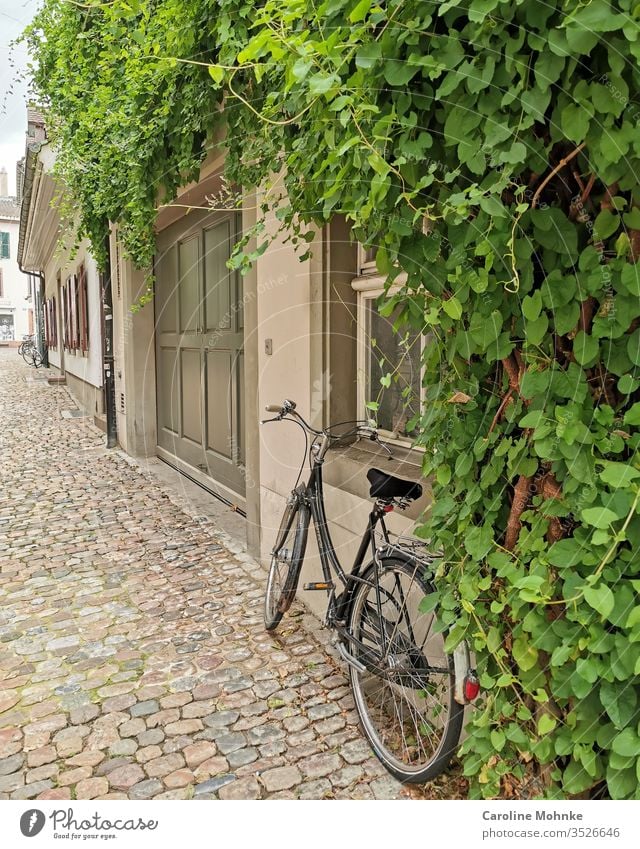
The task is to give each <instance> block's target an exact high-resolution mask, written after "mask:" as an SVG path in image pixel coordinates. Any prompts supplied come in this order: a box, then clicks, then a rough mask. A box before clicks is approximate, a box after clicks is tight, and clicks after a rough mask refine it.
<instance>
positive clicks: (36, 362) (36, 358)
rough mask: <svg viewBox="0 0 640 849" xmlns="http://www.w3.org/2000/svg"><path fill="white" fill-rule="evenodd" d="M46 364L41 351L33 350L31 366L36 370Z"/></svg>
mask: <svg viewBox="0 0 640 849" xmlns="http://www.w3.org/2000/svg"><path fill="white" fill-rule="evenodd" d="M43 363H44V358H43V356H42V354H41V353H40V351H39V350H38V349H37V348H32V350H31V364H32V365H33V367H34V368H40V366H41V365H42V364H43Z"/></svg>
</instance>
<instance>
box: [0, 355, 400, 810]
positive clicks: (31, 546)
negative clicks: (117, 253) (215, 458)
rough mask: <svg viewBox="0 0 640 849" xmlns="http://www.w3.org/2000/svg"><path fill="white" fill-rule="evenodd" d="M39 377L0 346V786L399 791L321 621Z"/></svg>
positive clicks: (210, 794)
mask: <svg viewBox="0 0 640 849" xmlns="http://www.w3.org/2000/svg"><path fill="white" fill-rule="evenodd" d="M43 377H44V374H43V373H42V372H39V373H37V372H35V371H34V370H33V369H31V368H28V367H27V366H25V365H24V364H23V362H22V359H21V358H20V357H19V356H18V355H17V353H16V352H15V350H9V351H7V350H5V351H0V428H1V429H0V454H1V457H2V490H1V492H0V566H1V576H2V577H1V583H0V682H1V683H0V798H3V799H8V798H11V799H34V798H38V799H74V798H75V799H94V798H97V799H125V798H131V799H148V798H151V797H155V798H171V799H183V798H191V797H193V798H195V799H212V798H221V799H257V798H305V799H318V798H324V797H329V798H365V799H369V798H380V799H387V798H399V797H402V796H403V795H404V793H405V792H406V791H403V789H402V787H401V786H400V785H399V784H398V783H397V782H396V781H395V780H393V779H392V778H391V777H390V776H388V775H387V773H386V772H385V771H384V770H383V769H382V767H381V766H380V764H379V763H378V761H377V760H376V759H375V758H374V757H373V755H372V753H371V751H370V749H369V747H368V745H367V744H366V742H365V741H364V739H363V737H362V736H361V733H360V731H359V729H358V726H357V717H356V713H355V711H354V709H353V702H352V699H351V696H350V692H349V688H348V686H347V679H346V676H345V670H344V666H343V664H342V663H341V662H338V661H337V660H335V659H334V656H333V655H332V654H331V653H330V652H329V650H328V649H327V647H326V638H325V632H323V631H321V630H320V629H319V626H318V624H317V622H316V620H315V619H314V618H313V617H312V616H311V615H310V614H308V613H306V612H305V610H304V608H303V607H302V606H297V607H295V608H294V615H293V616H292V617H291V616H290V617H289V618H288V619H287V620H285V622H284V623H283V627H282V631H281V632H280V634H279V636H271V635H269V634H267V633H266V632H265V630H264V627H263V623H262V596H263V588H264V581H265V572H264V570H263V569H262V567H260V566H258V565H257V564H256V563H255V561H254V560H252V559H251V558H250V557H249V556H248V555H246V554H244V553H243V552H242V549H241V547H240V546H239V545H235V546H234V544H233V541H232V540H231V538H230V537H228V536H227V535H226V534H224V533H222V532H221V531H220V530H219V529H218V528H217V526H216V524H215V523H214V522H212V521H211V519H210V518H207V517H206V516H202V515H199V514H198V512H197V511H194V510H191V511H189V510H185V509H183V507H182V506H181V505H180V504H179V503H178V502H177V501H176V500H175V499H174V497H173V496H172V494H171V492H170V491H169V490H168V489H167V488H166V487H163V486H162V484H161V483H159V482H158V479H157V478H154V477H153V476H152V475H151V474H150V473H149V472H148V470H145V469H143V467H141V466H139V465H138V464H136V463H134V462H133V461H131V460H130V459H129V458H127V457H126V456H125V455H124V454H122V453H121V452H120V451H107V449H105V448H104V441H105V439H104V435H103V434H102V433H101V432H100V431H99V430H98V429H97V428H96V427H95V426H94V425H93V423H92V422H91V420H90V419H88V418H73V417H64V416H63V415H62V412H63V411H66V410H73V409H74V408H75V407H76V405H75V403H74V402H73V400H72V398H71V396H70V395H69V394H68V392H67V390H66V388H65V387H63V386H50V385H48V383H47V382H46V380H44V379H42V378H43ZM68 415H69V414H67V416H68Z"/></svg>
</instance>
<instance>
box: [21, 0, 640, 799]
mask: <svg viewBox="0 0 640 849" xmlns="http://www.w3.org/2000/svg"><path fill="white" fill-rule="evenodd" d="M639 8H640V7H638V6H637V5H636V4H635V2H631V0H613V2H610V0H586V2H577V0H565V1H564V2H556V1H555V0H549V2H546V3H544V4H542V3H538V2H534V0H519V2H516V3H506V2H501V1H500V0H456V2H442V3H432V2H425V0H386V2H383V0H380V2H378V3H376V2H374V0H317V2H311V0H286V2H283V0H263V1H262V2H249V0H128V1H127V0H112V2H110V3H105V4H102V5H101V4H97V3H96V4H93V3H92V2H88V3H86V4H83V5H80V4H75V3H69V2H66V0H64V2H63V0H44V5H43V8H42V11H41V12H40V13H39V14H38V15H37V17H36V19H35V21H34V23H33V25H32V26H31V27H30V28H29V30H28V31H27V33H26V35H25V37H26V39H27V41H28V43H29V46H30V48H31V51H32V55H33V56H34V67H33V80H34V90H35V93H36V95H37V97H38V98H39V100H40V101H41V102H42V103H43V104H44V106H45V107H46V109H47V114H48V119H49V122H50V126H51V128H52V132H53V137H54V140H55V142H56V144H57V145H58V146H59V149H60V156H59V159H58V170H59V173H60V175H61V176H62V177H63V179H64V181H65V182H66V184H67V185H68V187H69V193H70V195H71V196H72V197H73V198H74V199H75V201H77V215H78V225H79V232H80V234H81V235H87V236H89V237H90V238H91V239H92V241H93V244H94V247H95V248H96V251H97V253H98V254H99V255H100V256H102V254H101V246H102V244H103V235H104V229H105V226H106V222H107V221H118V222H119V224H120V227H121V232H122V237H123V239H124V243H125V245H126V248H127V250H128V251H129V253H130V254H131V256H132V257H133V258H134V259H135V260H136V261H137V262H138V263H139V264H140V265H150V263H151V259H152V255H153V249H154V237H153V223H154V220H155V216H156V214H157V207H158V204H161V203H164V202H168V201H170V200H171V199H172V198H173V197H175V194H176V190H177V188H178V186H180V185H181V184H184V183H185V182H186V181H188V180H191V179H193V178H195V177H196V176H197V174H198V169H199V166H200V164H201V162H202V160H203V158H204V156H205V155H206V153H207V151H208V150H210V149H211V146H213V145H216V144H218V145H223V146H224V148H225V150H226V166H225V173H226V178H227V180H228V182H229V184H230V185H239V186H256V185H261V186H268V185H273V183H270V180H271V178H272V176H273V175H280V176H281V177H282V178H283V181H284V188H285V191H284V192H283V195H282V197H280V198H279V199H278V200H277V204H278V217H279V218H280V220H281V223H282V227H283V229H285V230H290V231H293V232H294V234H297V237H298V238H299V239H303V240H304V239H305V238H307V237H306V236H305V230H306V227H307V225H309V224H312V223H316V224H321V223H323V222H326V221H328V220H330V219H331V217H332V216H334V215H337V214H342V215H345V216H346V217H347V218H348V219H349V220H350V221H351V222H352V224H353V227H354V234H355V236H356V237H357V238H358V239H360V240H361V241H363V242H365V243H367V244H369V245H376V246H377V248H378V250H377V264H378V268H379V271H380V272H381V273H382V274H384V275H386V276H387V277H388V282H389V283H391V282H394V281H395V282H396V283H400V290H399V291H398V292H397V293H395V294H393V295H392V296H390V297H388V298H387V299H386V303H385V305H384V306H383V307H382V309H383V310H384V311H385V313H386V314H389V315H390V314H391V312H392V311H393V310H394V309H396V308H397V307H399V308H400V310H401V312H402V320H403V321H404V322H410V323H411V324H412V325H413V326H414V327H415V328H416V329H417V330H421V331H425V330H426V331H428V332H429V333H430V337H429V338H430V339H432V340H433V341H432V342H431V343H430V344H429V345H427V347H426V351H425V355H424V366H425V382H426V403H425V404H424V410H423V412H422V414H421V416H420V417H419V418H418V420H416V421H414V422H412V423H409V425H408V429H409V430H411V429H412V428H413V427H415V426H417V427H418V431H419V437H418V440H417V441H418V443H419V444H421V445H423V446H424V448H425V449H426V450H425V455H424V456H425V460H424V472H425V474H426V475H430V476H432V478H433V493H434V501H433V507H432V509H431V510H430V512H429V514H428V516H427V517H426V520H425V524H424V526H423V528H422V529H421V533H423V534H424V536H425V538H428V539H430V540H431V541H432V543H433V544H434V545H437V546H438V547H439V548H440V549H441V550H442V552H443V555H442V557H441V559H440V560H439V563H438V565H437V584H438V597H437V598H438V601H439V603H440V605H441V609H442V610H443V611H444V612H443V619H444V624H445V625H446V626H447V627H448V628H449V635H448V637H447V644H448V646H449V647H451V648H453V646H454V645H455V644H456V642H458V641H459V640H461V639H462V638H463V637H466V638H467V639H468V640H469V641H470V642H471V644H472V646H473V649H474V651H475V654H476V658H477V663H478V669H479V673H480V680H481V683H482V686H483V689H484V692H485V696H484V698H483V701H482V702H481V703H480V706H479V707H478V708H477V709H476V710H475V711H474V713H473V715H472V717H471V720H470V723H469V726H468V736H467V738H466V740H465V742H464V744H463V747H462V752H463V756H464V773H465V775H467V776H468V777H469V779H470V782H471V793H472V794H473V795H474V796H484V797H491V796H503V797H513V796H515V797H518V796H519V797H527V796H536V795H546V796H548V797H563V796H573V795H580V794H589V793H591V794H594V793H603V794H609V795H610V796H611V797H613V798H616V799H625V798H637V797H638V795H639V793H640V789H639V782H640V770H638V768H637V764H638V763H639V762H640V761H639V760H638V756H639V755H640V733H639V719H640V703H639V698H638V697H639V690H640V688H639V686H638V685H639V682H640V652H639V651H638V644H639V642H640V600H639V592H640V565H639V564H640V561H639V558H638V545H639V543H640V515H639V509H638V505H639V501H640V462H638V453H637V450H638V444H639V441H640V391H639V390H640V277H639V275H638V268H637V265H636V260H637V258H638V256H640V184H639V179H638V173H639V168H638V165H639V162H640V134H639V133H638V131H637V121H638V117H639V116H640V102H638V101H637V100H636V99H635V98H636V96H637V95H636V92H638V91H640V70H639V65H638V59H640V38H639V34H640V29H639V27H638V16H639V11H638V10H639ZM220 139H223V141H222V142H221V141H220ZM264 203H265V205H267V206H268V205H269V204H273V203H276V200H275V195H274V194H273V193H271V194H269V193H267V196H266V197H265V200H264ZM309 238H310V237H309ZM264 247H265V245H264V244H261V245H260V246H259V248H258V251H260V250H263V249H264ZM251 258H252V257H251V256H250V255H249V256H247V255H246V254H243V255H240V256H239V257H238V262H239V263H240V264H242V263H243V262H244V263H246V262H248V261H250V260H251ZM401 274H402V275H403V276H401ZM394 291H395V290H394ZM394 315H395V313H394ZM432 603H433V599H432V600H430V601H426V602H425V606H426V608H428V606H429V605H430V604H432Z"/></svg>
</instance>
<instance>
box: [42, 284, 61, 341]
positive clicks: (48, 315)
mask: <svg viewBox="0 0 640 849" xmlns="http://www.w3.org/2000/svg"><path fill="white" fill-rule="evenodd" d="M44 334H45V342H46V343H47V348H57V347H58V325H57V315H56V299H55V295H54V296H53V297H52V298H49V300H48V301H47V302H46V303H45V308H44Z"/></svg>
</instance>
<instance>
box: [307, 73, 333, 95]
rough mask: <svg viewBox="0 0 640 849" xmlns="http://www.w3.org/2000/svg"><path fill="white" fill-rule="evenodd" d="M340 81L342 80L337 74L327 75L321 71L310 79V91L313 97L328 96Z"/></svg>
mask: <svg viewBox="0 0 640 849" xmlns="http://www.w3.org/2000/svg"><path fill="white" fill-rule="evenodd" d="M339 81H340V78H339V77H338V76H337V75H336V74H325V73H324V71H320V72H319V73H317V74H314V75H313V76H312V77H310V78H309V91H310V92H311V94H313V95H321V94H326V93H327V92H328V91H330V90H331V89H332V88H333V87H334V86H335V85H336V84H337V83H338V82H339Z"/></svg>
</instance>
